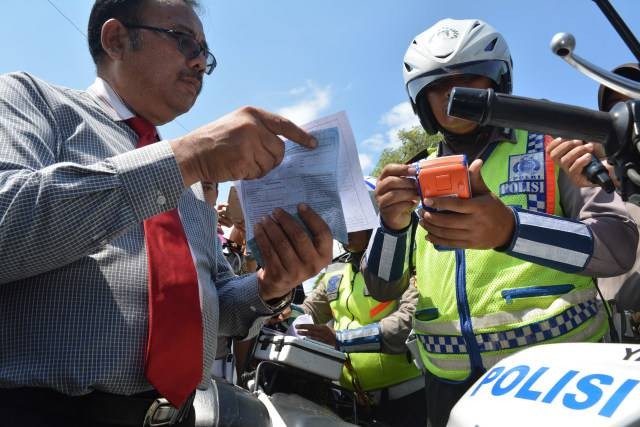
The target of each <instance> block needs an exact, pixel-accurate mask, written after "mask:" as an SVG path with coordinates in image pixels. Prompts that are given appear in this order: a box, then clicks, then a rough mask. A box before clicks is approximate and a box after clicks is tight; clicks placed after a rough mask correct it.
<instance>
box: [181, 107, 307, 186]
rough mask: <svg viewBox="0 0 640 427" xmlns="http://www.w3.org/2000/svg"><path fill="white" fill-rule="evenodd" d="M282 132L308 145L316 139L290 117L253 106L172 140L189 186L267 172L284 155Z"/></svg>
mask: <svg viewBox="0 0 640 427" xmlns="http://www.w3.org/2000/svg"><path fill="white" fill-rule="evenodd" d="M278 135H282V136H284V137H286V138H288V139H290V140H292V141H294V142H297V143H299V144H300V145H303V146H305V147H309V148H315V147H316V146H317V141H316V140H315V139H314V138H313V137H312V136H311V135H309V134H308V133H307V132H305V131H304V130H302V129H301V128H299V127H298V126H296V125H295V124H293V123H292V122H291V121H289V120H287V119H285V118H284V117H281V116H278V115H276V114H272V113H269V112H267V111H264V110H260V109H257V108H253V107H244V108H241V109H239V110H236V111H234V112H232V113H230V114H228V115H226V116H224V117H222V118H220V119H218V120H216V121H215V122H213V123H210V124H208V125H205V126H203V127H201V128H199V129H196V130H195V131H193V132H191V133H189V134H187V135H185V136H183V137H182V138H178V139H175V140H173V141H171V142H170V144H171V148H172V149H173V152H174V154H175V157H176V161H177V162H178V165H179V166H180V171H181V173H182V179H183V181H184V183H185V185H186V186H190V185H191V184H193V183H194V182H197V181H208V182H225V181H232V180H238V179H254V178H260V177H262V176H264V175H266V174H267V173H268V172H269V171H270V170H272V169H273V168H274V167H276V166H277V165H279V164H280V162H281V161H282V158H283V157H284V142H283V141H282V140H281V139H280V138H279V137H278Z"/></svg>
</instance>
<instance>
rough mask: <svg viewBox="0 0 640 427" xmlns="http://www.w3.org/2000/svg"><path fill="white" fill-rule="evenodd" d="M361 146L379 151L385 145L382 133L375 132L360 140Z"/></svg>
mask: <svg viewBox="0 0 640 427" xmlns="http://www.w3.org/2000/svg"><path fill="white" fill-rule="evenodd" d="M362 146H363V147H366V148H368V149H371V150H375V151H379V150H382V149H383V148H384V146H385V139H384V134H382V133H376V134H374V135H371V136H370V137H369V138H367V139H365V140H364V141H362Z"/></svg>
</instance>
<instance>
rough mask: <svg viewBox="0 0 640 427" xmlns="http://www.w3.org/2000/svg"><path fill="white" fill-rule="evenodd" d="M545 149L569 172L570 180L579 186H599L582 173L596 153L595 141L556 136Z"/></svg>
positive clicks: (554, 160) (556, 162) (555, 161)
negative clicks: (587, 141)
mask: <svg viewBox="0 0 640 427" xmlns="http://www.w3.org/2000/svg"><path fill="white" fill-rule="evenodd" d="M545 151H546V153H547V155H548V156H549V157H551V159H552V160H553V162H554V163H555V164H557V165H558V166H560V168H562V170H563V171H564V172H565V173H566V174H567V176H568V177H569V180H570V181H571V182H572V183H573V185H575V186H577V187H597V184H594V183H592V182H591V181H589V180H588V179H587V177H586V176H584V174H583V173H582V170H583V169H584V168H585V167H586V166H589V163H591V154H592V153H594V145H593V143H590V142H589V143H586V144H585V143H584V141H582V140H579V139H563V138H556V139H554V140H553V141H551V143H549V145H547V146H546V147H545Z"/></svg>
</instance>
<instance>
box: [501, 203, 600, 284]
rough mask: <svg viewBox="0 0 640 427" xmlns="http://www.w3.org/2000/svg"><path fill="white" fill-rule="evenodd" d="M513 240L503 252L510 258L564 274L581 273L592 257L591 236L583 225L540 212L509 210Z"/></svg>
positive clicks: (515, 208) (514, 208) (516, 208)
mask: <svg viewBox="0 0 640 427" xmlns="http://www.w3.org/2000/svg"><path fill="white" fill-rule="evenodd" d="M511 209H512V210H513V213H514V215H515V220H516V222H515V230H514V233H513V239H512V240H511V243H510V244H509V245H508V247H506V248H505V250H504V251H505V252H506V253H507V254H508V255H511V256H513V257H516V258H519V259H522V260H525V261H529V262H533V263H535V264H539V265H542V266H545V267H550V268H553V269H556V270H560V271H564V272H566V273H577V272H579V271H582V270H584V268H585V266H586V265H587V264H588V263H589V260H590V259H591V256H592V254H593V235H592V234H591V230H590V229H589V227H588V226H587V225H586V224H583V223H581V222H580V221H576V220H574V219H569V218H562V217H558V216H554V215H548V214H544V213H541V212H536V211H530V210H525V209H521V208H518V207H511Z"/></svg>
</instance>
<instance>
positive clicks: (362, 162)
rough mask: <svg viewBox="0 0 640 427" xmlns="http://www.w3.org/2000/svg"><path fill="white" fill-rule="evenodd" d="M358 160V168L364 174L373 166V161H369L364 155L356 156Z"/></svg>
mask: <svg viewBox="0 0 640 427" xmlns="http://www.w3.org/2000/svg"><path fill="white" fill-rule="evenodd" d="M358 158H359V159H360V167H361V168H362V172H363V173H364V174H366V173H367V172H369V171H370V168H371V166H372V165H373V160H372V159H371V156H370V155H368V154H364V153H360V154H358Z"/></svg>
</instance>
